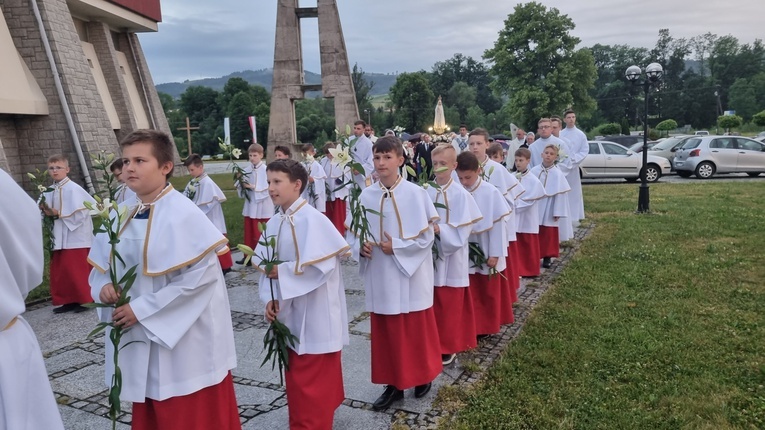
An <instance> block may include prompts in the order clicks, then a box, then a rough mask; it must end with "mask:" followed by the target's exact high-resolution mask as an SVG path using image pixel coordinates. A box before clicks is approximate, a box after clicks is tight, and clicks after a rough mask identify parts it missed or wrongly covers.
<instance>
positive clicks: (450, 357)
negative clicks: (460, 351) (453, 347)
mask: <svg viewBox="0 0 765 430" xmlns="http://www.w3.org/2000/svg"><path fill="white" fill-rule="evenodd" d="M455 358H457V354H441V364H443V365H444V366H448V365H450V364H452V363H454V359H455Z"/></svg>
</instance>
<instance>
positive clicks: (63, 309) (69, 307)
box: [53, 303, 80, 314]
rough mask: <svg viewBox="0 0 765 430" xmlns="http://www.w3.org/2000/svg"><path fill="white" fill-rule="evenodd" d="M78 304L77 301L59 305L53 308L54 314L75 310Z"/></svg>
mask: <svg viewBox="0 0 765 430" xmlns="http://www.w3.org/2000/svg"><path fill="white" fill-rule="evenodd" d="M78 306H80V305H78V304H77V303H67V304H65V305H63V306H59V307H57V308H56V309H53V313H54V314H63V313H64V312H72V311H73V310H75V309H76V308H77V307H78Z"/></svg>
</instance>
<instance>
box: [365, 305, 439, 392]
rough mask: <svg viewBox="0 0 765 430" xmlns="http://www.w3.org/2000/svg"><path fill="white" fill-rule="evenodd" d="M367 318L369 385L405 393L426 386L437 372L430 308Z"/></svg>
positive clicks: (435, 336) (435, 335) (435, 331)
mask: <svg viewBox="0 0 765 430" xmlns="http://www.w3.org/2000/svg"><path fill="white" fill-rule="evenodd" d="M370 319H371V322H372V383H373V384H387V385H393V386H394V387H396V388H398V389H399V390H405V389H407V388H412V387H415V386H417V385H423V384H427V383H429V382H431V381H433V379H435V378H436V376H438V374H439V373H441V370H443V365H442V364H441V344H440V342H439V340H438V327H437V326H436V316H435V313H434V312H433V307H432V306H431V307H429V308H428V309H425V310H422V311H416V312H409V313H406V314H397V315H382V314H376V313H374V312H373V313H372V314H371V317H370ZM413 328H416V330H413ZM407 329H408V330H407Z"/></svg>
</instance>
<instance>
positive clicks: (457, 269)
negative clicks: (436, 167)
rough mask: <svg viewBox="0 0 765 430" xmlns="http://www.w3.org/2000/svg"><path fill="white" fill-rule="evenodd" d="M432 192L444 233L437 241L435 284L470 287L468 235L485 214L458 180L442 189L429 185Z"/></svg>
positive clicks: (431, 196)
mask: <svg viewBox="0 0 765 430" xmlns="http://www.w3.org/2000/svg"><path fill="white" fill-rule="evenodd" d="M427 191H428V195H429V196H430V199H431V200H432V201H433V203H434V204H441V205H444V206H446V208H442V207H439V206H436V211H437V212H438V216H439V217H440V219H439V220H438V221H437V224H438V228H439V230H440V233H439V234H438V239H437V240H436V244H437V246H438V253H439V258H438V259H437V260H436V261H435V273H434V285H435V286H437V287H467V286H468V285H469V284H470V280H469V277H468V269H469V268H470V264H469V262H468V237H469V236H470V233H471V232H472V231H473V225H474V224H475V223H476V222H478V221H480V220H481V219H482V218H483V216H482V215H481V210H480V209H479V208H478V205H477V204H476V203H475V200H474V199H473V197H472V196H471V195H470V193H469V192H467V190H465V188H463V187H462V185H460V184H459V183H457V182H455V181H454V179H451V178H450V179H449V182H447V183H446V185H442V186H441V187H440V188H436V187H429V188H428V189H427Z"/></svg>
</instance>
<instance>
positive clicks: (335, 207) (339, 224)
mask: <svg viewBox="0 0 765 430" xmlns="http://www.w3.org/2000/svg"><path fill="white" fill-rule="evenodd" d="M345 216H346V203H345V200H343V199H336V200H331V201H328V202H327V218H329V220H330V221H332V224H333V225H334V226H335V228H337V231H338V232H340V234H341V235H343V236H345Z"/></svg>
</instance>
